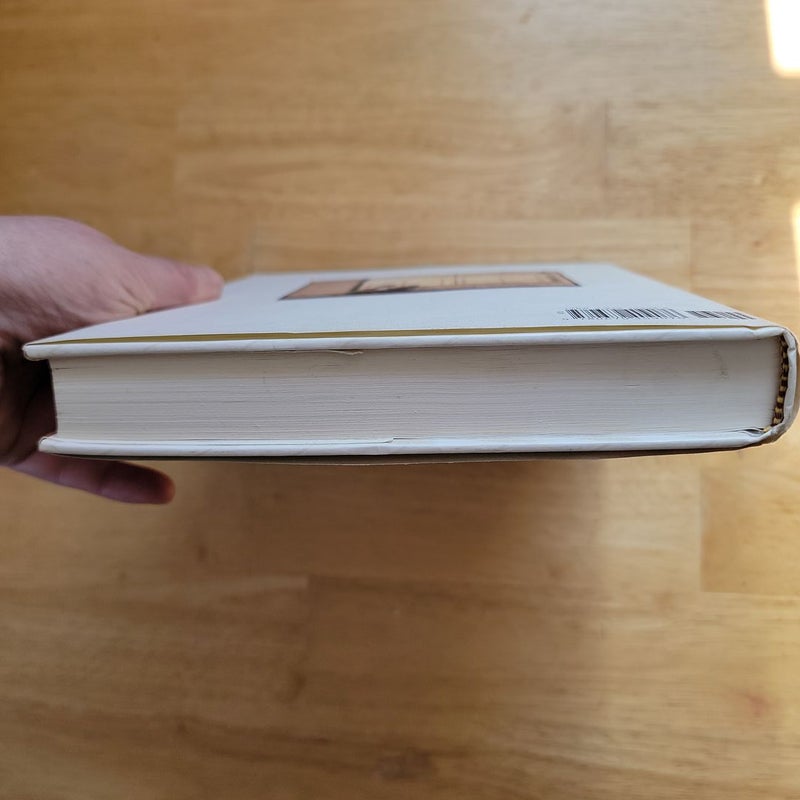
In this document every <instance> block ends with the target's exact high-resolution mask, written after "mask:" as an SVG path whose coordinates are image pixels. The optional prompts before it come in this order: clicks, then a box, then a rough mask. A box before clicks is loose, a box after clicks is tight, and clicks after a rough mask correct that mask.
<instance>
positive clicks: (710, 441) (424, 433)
mask: <svg viewBox="0 0 800 800" xmlns="http://www.w3.org/2000/svg"><path fill="white" fill-rule="evenodd" d="M25 354H26V355H27V357H28V358H31V359H49V360H50V364H51V367H52V374H53V385H54V391H55V400H56V408H57V416H58V430H57V431H56V432H55V433H54V434H53V435H52V436H48V437H46V438H45V439H43V440H42V442H41V444H40V447H41V449H42V450H44V451H46V452H51V453H63V454H72V455H80V456H114V457H132V458H147V457H166V458H170V457H192V458H214V457H223V458H247V457H254V458H289V459H296V458H326V457H330V458H335V459H339V460H346V459H347V458H367V459H370V458H377V459H380V458H386V457H400V458H403V459H408V460H415V459H416V458H417V457H423V458H424V457H438V458H453V457H465V458H468V457H472V456H488V455H490V454H491V455H493V456H495V457H497V456H509V457H510V456H512V455H513V454H517V455H519V454H538V453H556V454H570V453H600V454H602V453H625V452H631V453H632V452H665V451H688V450H709V449H725V448H739V447H746V446H748V445H755V444H760V443H762V442H767V441H770V440H773V439H776V438H777V437H779V436H780V435H781V434H782V433H784V431H786V429H787V428H788V426H789V425H790V423H791V421H792V419H793V417H794V414H795V410H796V409H795V391H796V379H797V346H796V340H795V338H794V336H793V335H792V334H791V333H790V332H789V331H788V330H786V329H785V328H783V327H780V326H778V325H774V324H772V323H770V322H767V321H765V320H762V319H757V318H755V317H753V316H751V315H749V314H746V313H744V312H741V311H737V310H735V309H732V308H728V307H727V306H723V305H720V304H718V303H715V302H712V301H710V300H706V299H704V298H702V297H698V296H696V295H693V294H689V293H688V292H684V291H681V290H678V289H674V288H671V287H668V286H665V285H663V284H661V283H658V282H656V281H653V280H650V279H647V278H644V277H641V276H638V275H634V274H632V273H630V272H626V271H624V270H622V269H619V268H618V267H613V266H609V265H603V264H551V265H535V266H532V265H514V266H494V267H488V266H473V267H430V268H425V269H402V270H397V269H393V270H382V269H375V270H369V271H366V272H323V273H308V272H302V273H281V274H270V275H267V274H263V275H254V276H252V277H248V278H245V279H243V280H239V281H235V282H233V283H230V284H228V285H227V286H226V287H225V290H224V293H223V295H222V297H221V299H219V300H217V301H214V302H211V303H205V304H202V305H197V306H190V307H185V308H178V309H172V310H168V311H160V312H155V313H151V314H146V315H143V316H140V317H137V318H135V319H129V320H123V321H119V322H111V323H107V324H102V325H95V326H92V327H90V328H84V329H81V330H77V331H73V332H71V333H66V334H62V335H59V336H53V337H50V338H48V339H42V340H40V341H37V342H32V343H30V344H28V345H26V347H25Z"/></svg>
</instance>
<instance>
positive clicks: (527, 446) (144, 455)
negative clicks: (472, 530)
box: [39, 430, 777, 463]
mask: <svg viewBox="0 0 800 800" xmlns="http://www.w3.org/2000/svg"><path fill="white" fill-rule="evenodd" d="M776 435H777V434H776V432H775V431H774V430H770V431H755V430H754V431H732V432H729V433H722V434H713V435H708V434H702V435H688V436H687V435H682V436H666V435H665V436H658V437H644V436H636V437H599V436H595V437H585V438H580V439H577V438H567V437H557V436H550V437H538V438H536V439H518V440H500V441H498V440H460V439H459V440H447V439H438V440H412V439H404V440H400V439H392V440H388V441H370V442H304V443H297V442H280V443H276V442H236V443H231V442H218V441H200V440H190V441H172V442H165V441H161V442H132V441H93V440H85V439H70V438H66V437H62V436H58V435H53V436H48V437H45V438H44V439H42V440H41V442H40V443H39V449H40V450H41V451H42V452H46V453H54V454H59V455H69V456H78V457H93V458H130V459H167V460H171V459H175V460H178V459H195V460H216V459H234V460H265V461H274V460H283V461H286V460H291V461H298V462H304V463H307V462H309V461H311V460H315V461H316V460H318V461H321V462H324V463H329V462H332V461H336V462H338V461H341V462H348V463H357V462H359V461H360V462H365V463H373V462H377V461H381V460H384V461H389V462H391V461H398V460H399V461H403V462H405V463H407V462H408V461H409V460H414V461H417V460H419V461H456V460H458V461H462V460H478V459H479V460H489V459H492V460H499V459H504V460H505V459H512V458H536V457H568V456H573V457H596V458H605V457H613V456H624V455H645V454H661V453H690V452H707V451H713V450H733V449H740V448H743V447H750V446H752V445H756V444H761V443H763V442H766V441H770V440H772V439H774V438H776Z"/></svg>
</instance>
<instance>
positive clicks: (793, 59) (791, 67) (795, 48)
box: [765, 0, 800, 76]
mask: <svg viewBox="0 0 800 800" xmlns="http://www.w3.org/2000/svg"><path fill="white" fill-rule="evenodd" d="M765 5H766V11H767V26H768V29H769V48H770V56H771V58H772V68H773V69H774V70H775V72H777V73H778V75H784V76H789V75H800V0H766V4H765Z"/></svg>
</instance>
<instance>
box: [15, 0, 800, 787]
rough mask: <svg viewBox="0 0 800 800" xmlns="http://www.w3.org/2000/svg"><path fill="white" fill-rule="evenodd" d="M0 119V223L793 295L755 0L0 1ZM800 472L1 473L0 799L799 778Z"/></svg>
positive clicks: (788, 121) (232, 260) (216, 257)
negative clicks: (562, 265) (142, 499)
mask: <svg viewBox="0 0 800 800" xmlns="http://www.w3.org/2000/svg"><path fill="white" fill-rule="evenodd" d="M0 109H1V110H2V113H1V114H0V213H32V214H58V215H64V216H70V217H76V218H78V219H81V220H83V221H85V222H88V223H90V224H92V225H95V226H97V227H99V228H101V229H102V230H104V231H105V232H107V233H109V234H111V235H113V236H115V237H117V238H118V239H119V240H120V241H122V242H123V243H125V244H126V245H128V246H130V247H133V248H138V249H141V250H144V251H153V252H160V253H163V254H166V255H171V256H176V257H181V258H185V259H193V260H197V261H206V262H210V263H213V264H214V265H216V266H218V267H219V268H220V269H221V270H222V271H223V272H224V273H225V274H226V275H227V276H228V277H235V276H239V275H242V274H245V273H248V272H251V271H253V270H257V269H281V270H282V269H315V268H336V267H350V266H355V267H362V266H375V265H378V266H381V265H387V266H388V265H407V264H430V263H461V262H468V263H482V262H523V261H537V260H551V259H582V260H597V259H604V260H613V261H616V262H618V263H621V264H622V265H624V266H628V267H631V268H634V269H636V270H639V271H642V272H644V273H648V274H651V275H653V276H655V277H657V278H661V279H664V280H667V281H669V282H671V283H674V284H677V285H681V286H685V287H688V288H694V289H695V290H698V291H701V292H704V293H707V294H708V295H710V296H711V297H713V298H714V299H717V300H720V301H723V302H728V303H731V304H734V305H740V306H744V307H745V308H746V309H747V310H749V311H752V312H754V313H757V314H759V315H763V316H766V317H770V318H774V319H776V320H777V321H780V322H782V323H785V324H789V325H792V326H795V327H798V322H800V313H799V307H798V272H797V270H798V264H797V254H800V246H798V247H797V249H796V245H795V242H794V240H793V233H792V225H791V219H792V208H793V207H794V205H795V204H796V203H798V202H800V80H798V76H795V77H790V76H783V77H781V76H779V75H777V74H776V73H775V72H773V70H772V67H771V62H770V52H769V47H768V37H767V30H766V21H765V15H764V9H763V7H762V6H761V4H760V3H758V2H730V1H729V0H728V1H727V2H725V1H723V0H701V1H700V2H697V0H692V1H691V2H690V0H671V2H663V0H583V1H582V2H577V0H572V1H571V2H564V0H524V1H523V0H504V1H503V2H496V1H494V2H493V1H492V0H372V1H371V2H370V0H303V1H302V2H299V0H228V1H227V2H221V1H220V0H218V1H217V2H211V1H210V0H195V2H189V1H188V0H174V2H162V0H139V2H136V3H133V2H130V3H125V2H121V3H120V2H107V1H106V0H71V2H62V1H61V0H47V1H45V0H41V1H38V2H24V1H23V0H5V2H2V3H0ZM798 235H800V232H799V233H798ZM798 467H800V433H793V434H789V435H788V436H787V437H786V438H785V439H784V440H782V441H781V442H780V443H778V444H776V445H774V446H771V447H768V448H763V449H759V450H753V451H747V452H741V453H730V454H722V455H701V456H691V457H689V456H680V457H665V458H643V459H635V460H615V461H586V462H553V461H544V462H531V463H505V464H503V463H500V464H462V465H453V466H446V465H431V466H415V467H396V466H392V467H387V466H384V467H370V468H366V467H362V468H331V467H307V468H303V467H297V466H267V465H255V464H230V463H224V464H181V465H170V466H169V467H168V469H169V471H170V472H171V473H172V474H173V475H174V476H175V477H176V479H177V481H178V486H179V491H178V497H177V499H176V501H175V502H174V504H173V505H171V506H170V507H166V508H130V507H124V506H119V505H113V504H111V503H108V502H106V501H103V500H98V499H94V498H91V497H88V496H82V495H78V494H74V493H70V492H69V491H67V490H62V489H57V488H52V487H48V486H45V485H43V484H40V483H35V482H33V481H31V480H29V479H26V478H23V477H21V476H16V475H13V474H10V473H3V474H2V475H0V798H3V800H5V798H9V800H27V799H30V800H51V799H55V798H58V799H59V800H61V798H70V799H72V798H75V799H79V800H93V799H94V798H98V799H100V798H102V800H113V799H115V798H124V800H139V798H141V799H142V800H153V798H164V800H179V799H181V798H186V799H189V798H230V799H231V800H240V799H242V800H244V799H246V798H254V799H255V798H258V799H259V800H260V799H261V798H270V800H273V799H274V800H304V799H305V798H309V799H313V800H316V799H317V798H319V799H320V800H322V799H324V798H335V799H336V800H338V799H339V798H387V799H388V798H410V797H414V798H421V797H424V798H474V799H475V800H483V799H484V798H486V799H488V798H492V799H494V798H498V800H499V798H503V800H506V798H531V799H532V798H558V799H559V800H561V799H562V798H563V799H567V798H574V800H590V799H592V798H597V799H600V798H602V799H604V800H618V798H642V799H643V800H658V799H659V798H669V799H670V800H672V799H674V798H703V799H706V798H708V799H710V800H714V799H716V798H719V800H737V799H740V800H744V799H745V798H746V799H747V800H750V799H751V798H752V799H753V800H755V799H756V798H758V800H763V799H764V798H769V799H770V800H772V799H773V798H797V797H800V530H798V528H800V525H798V520H799V519H800V491H799V490H800V478H798V475H800V469H798Z"/></svg>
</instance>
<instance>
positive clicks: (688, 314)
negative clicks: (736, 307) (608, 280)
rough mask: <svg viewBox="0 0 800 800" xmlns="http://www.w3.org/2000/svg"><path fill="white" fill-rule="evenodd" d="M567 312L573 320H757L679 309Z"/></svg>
mask: <svg viewBox="0 0 800 800" xmlns="http://www.w3.org/2000/svg"><path fill="white" fill-rule="evenodd" d="M565 312H566V313H567V315H568V316H569V317H571V318H572V319H579V320H604V319H612V320H613V319H624V320H636V319H644V320H648V319H683V320H692V319H755V317H751V316H750V315H749V314H744V313H743V312H741V311H706V310H699V311H697V310H693V309H684V310H679V309H677V308H567V309H565Z"/></svg>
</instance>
